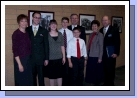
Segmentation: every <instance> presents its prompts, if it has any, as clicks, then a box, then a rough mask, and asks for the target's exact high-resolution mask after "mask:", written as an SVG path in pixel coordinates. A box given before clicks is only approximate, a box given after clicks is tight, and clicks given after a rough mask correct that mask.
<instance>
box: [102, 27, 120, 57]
mask: <svg viewBox="0 0 137 98" xmlns="http://www.w3.org/2000/svg"><path fill="white" fill-rule="evenodd" d="M103 28H104V27H102V28H101V29H100V32H101V33H102V34H103V35H104V33H103ZM106 46H114V53H115V54H117V55H118V56H119V54H120V34H119V31H118V29H117V28H115V27H113V26H111V25H110V26H109V28H108V30H107V33H106V35H105V37H104V54H105V55H107V52H106Z"/></svg>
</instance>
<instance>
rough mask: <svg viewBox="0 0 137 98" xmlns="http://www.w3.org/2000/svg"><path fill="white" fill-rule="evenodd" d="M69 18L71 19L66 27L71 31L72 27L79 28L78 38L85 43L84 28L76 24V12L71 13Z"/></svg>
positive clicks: (77, 21) (77, 20)
mask: <svg viewBox="0 0 137 98" xmlns="http://www.w3.org/2000/svg"><path fill="white" fill-rule="evenodd" d="M70 19H71V25H70V26H68V29H69V30H71V31H72V30H73V29H74V27H79V28H80V30H81V34H80V38H81V39H83V40H84V41H85V43H86V33H85V28H84V27H82V26H80V25H78V23H79V19H78V15H77V14H71V16H70Z"/></svg>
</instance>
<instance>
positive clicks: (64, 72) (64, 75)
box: [62, 58, 69, 86]
mask: <svg viewBox="0 0 137 98" xmlns="http://www.w3.org/2000/svg"><path fill="white" fill-rule="evenodd" d="M68 69H69V64H68V59H67V58H66V62H65V64H64V65H63V66H62V86H68V85H69V78H68V77H69V76H68V75H69V74H68Z"/></svg>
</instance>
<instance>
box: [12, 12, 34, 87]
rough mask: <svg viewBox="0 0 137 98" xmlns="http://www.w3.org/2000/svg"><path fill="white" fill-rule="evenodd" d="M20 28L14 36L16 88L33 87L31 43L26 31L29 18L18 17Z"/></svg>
mask: <svg viewBox="0 0 137 98" xmlns="http://www.w3.org/2000/svg"><path fill="white" fill-rule="evenodd" d="M17 23H18V25H19V28H18V29H17V30H15V31H14V32H13V34H12V50H13V55H14V79H15V86H33V81H32V72H31V65H30V61H29V60H30V59H29V58H30V52H31V42H30V39H29V35H28V33H27V32H26V31H25V29H26V27H27V25H28V17H27V16H26V15H24V14H20V15H19V16H18V17H17Z"/></svg>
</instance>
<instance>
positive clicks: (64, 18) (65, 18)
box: [61, 17, 69, 23]
mask: <svg viewBox="0 0 137 98" xmlns="http://www.w3.org/2000/svg"><path fill="white" fill-rule="evenodd" d="M63 20H67V21H68V23H69V18H68V17H63V18H62V19H61V21H63Z"/></svg>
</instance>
